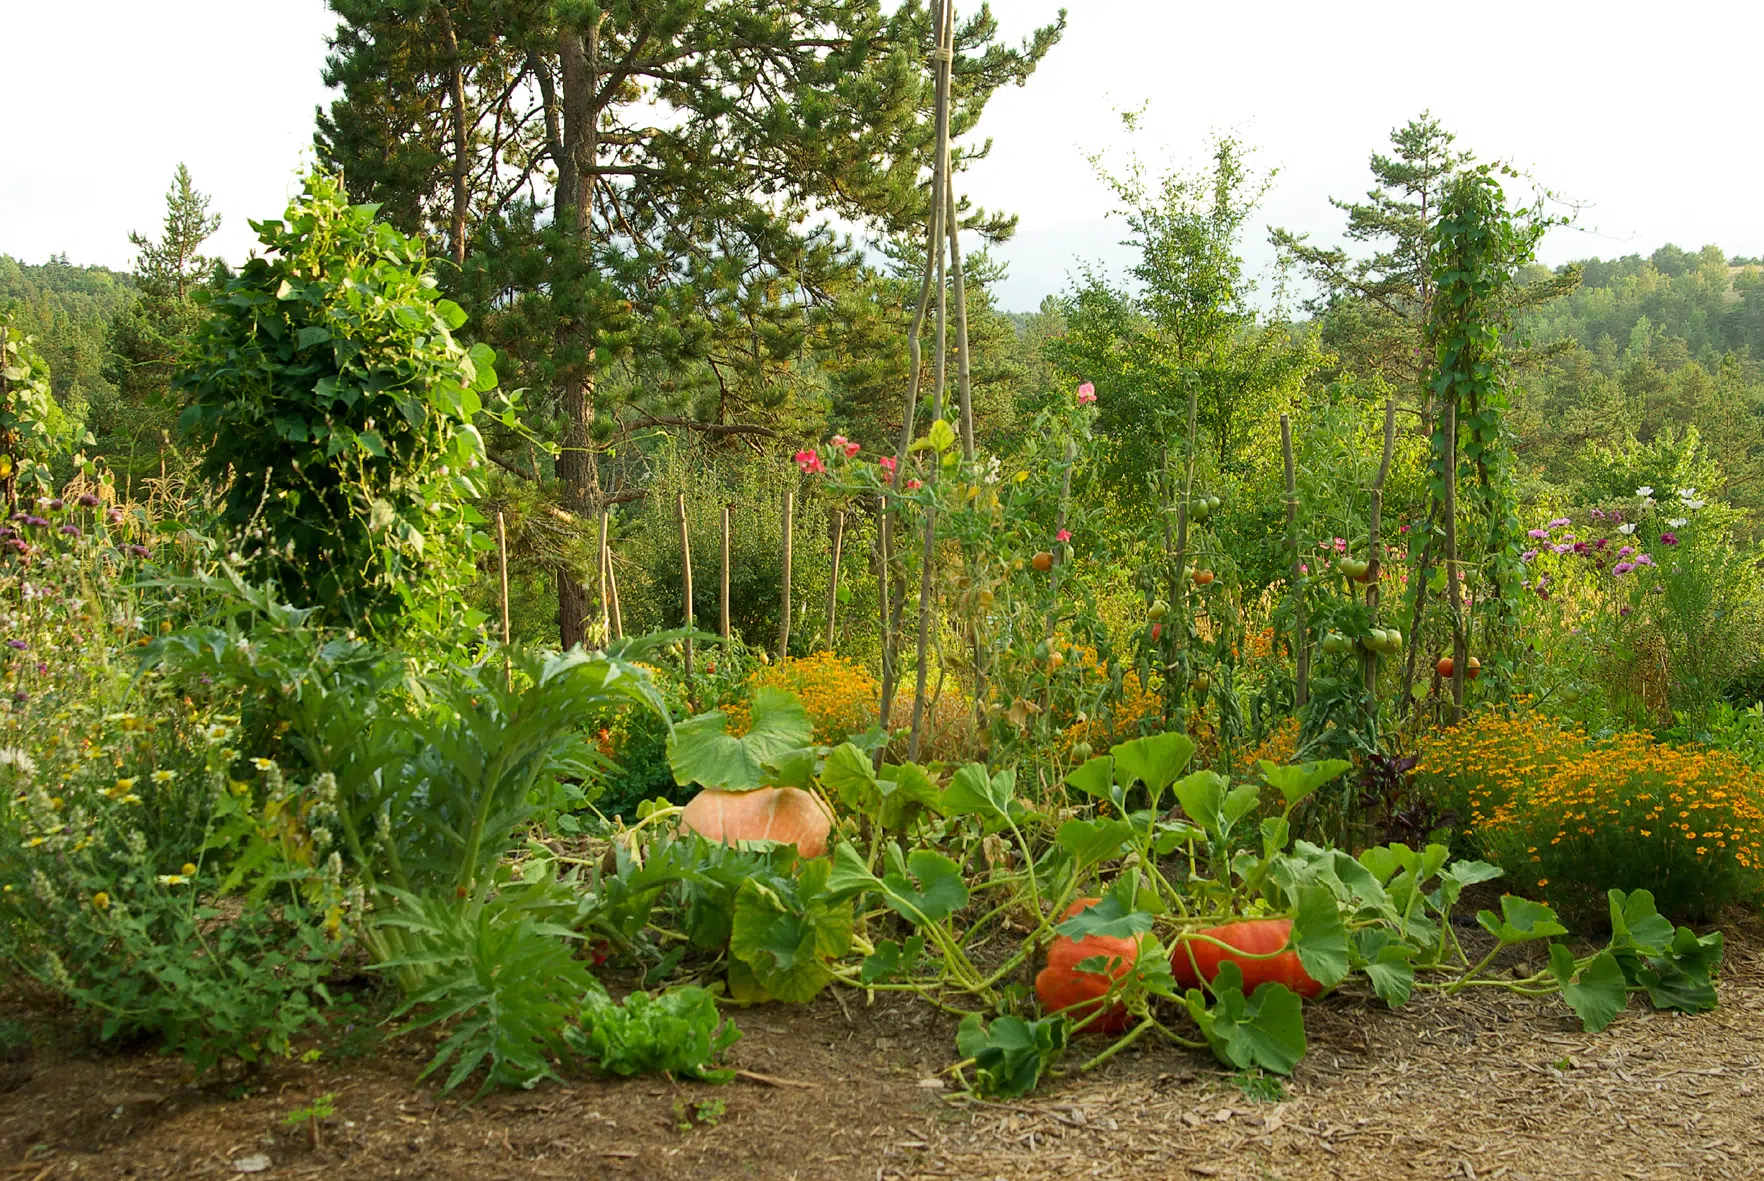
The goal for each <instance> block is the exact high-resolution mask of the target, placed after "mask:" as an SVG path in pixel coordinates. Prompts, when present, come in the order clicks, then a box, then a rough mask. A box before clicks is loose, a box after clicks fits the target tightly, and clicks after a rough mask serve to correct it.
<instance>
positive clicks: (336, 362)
mask: <svg viewBox="0 0 1764 1181" xmlns="http://www.w3.org/2000/svg"><path fill="white" fill-rule="evenodd" d="M253 224H254V228H256V230H257V232H258V237H259V241H260V242H261V244H262V246H263V248H264V253H263V254H262V255H259V256H255V257H253V258H252V259H251V260H250V261H249V262H247V263H246V265H245V267H244V268H243V270H241V271H240V273H239V274H238V275H237V276H236V277H234V278H232V279H230V280H228V282H227V283H226V285H225V286H224V287H223V288H221V289H220V290H218V291H214V292H200V293H198V294H197V296H196V299H197V300H198V302H199V303H200V304H201V305H202V306H203V307H204V308H205V309H206V310H207V312H208V318H207V320H206V321H204V323H203V324H202V326H201V328H200V329H199V330H198V331H197V333H196V336H195V340H194V342H193V344H192V349H191V354H190V357H189V361H188V364H187V366H186V367H185V368H184V369H183V370H182V371H181V372H180V373H179V375H178V379H177V387H178V389H179V391H180V392H181V393H183V394H184V396H185V397H186V398H187V399H188V403H189V404H188V407H187V408H186V409H185V411H184V413H183V417H182V419H181V422H182V424H183V426H184V428H185V429H186V430H187V431H189V432H190V433H191V434H192V436H193V437H194V438H196V439H197V440H198V441H200V442H201V443H203V444H204V446H205V451H204V455H203V466H202V471H203V473H204V475H205V476H207V477H208V478H210V479H212V480H215V481H216V482H217V483H218V482H221V481H223V480H224V481H229V485H228V490H227V493H226V500H225V504H224V506H223V508H222V512H221V520H222V522H223V524H225V525H226V526H228V527H230V528H232V529H234V530H239V531H242V530H244V529H245V528H246V527H247V526H248V525H251V526H254V527H256V526H260V527H261V528H262V529H263V530H264V534H265V536H264V540H263V541H262V542H261V543H255V542H252V541H247V540H246V539H245V538H243V537H241V538H240V542H241V548H246V547H248V548H249V550H250V553H249V557H250V559H251V562H252V568H253V572H254V575H256V576H260V577H269V578H272V579H274V580H275V581H277V582H278V583H279V584H281V585H282V587H283V590H284V593H287V594H290V595H294V594H298V595H300V596H301V597H302V599H303V600H304V602H305V603H307V604H310V605H313V606H316V607H318V608H319V609H320V610H321V611H322V612H323V613H324V614H325V615H326V616H327V617H328V618H329V619H331V620H332V621H334V622H337V623H341V624H354V625H357V626H363V627H373V628H385V627H388V626H390V625H392V624H393V623H394V622H395V621H396V620H397V619H398V618H400V617H401V616H402V615H403V614H405V613H406V612H409V611H411V610H413V609H420V610H422V611H424V612H426V613H427V614H428V616H429V617H430V618H431V620H432V622H433V623H435V624H439V622H440V620H441V619H442V618H443V616H446V617H447V618H449V620H450V621H451V619H452V616H451V607H450V606H449V605H448V603H447V597H448V596H449V595H450V594H451V593H452V592H454V591H456V590H457V587H458V585H459V583H460V582H461V581H462V580H463V578H464V577H465V575H464V572H463V565H462V564H463V563H466V562H468V561H469V550H468V548H467V547H468V545H477V546H480V547H482V546H488V545H489V542H488V541H487V540H485V539H483V538H482V535H481V534H477V535H474V531H473V527H474V526H475V525H478V524H481V523H482V520H483V518H482V517H481V516H480V515H479V514H478V513H477V511H476V509H474V508H472V507H471V505H470V503H469V501H470V500H471V499H472V498H473V497H476V496H477V495H479V494H480V492H481V488H480V486H479V483H478V476H477V474H476V472H477V469H478V468H480V467H481V466H482V463H483V454H484V451H483V441H482V439H481V438H479V436H478V432H477V429H476V428H475V427H474V426H473V425H472V423H473V419H474V418H475V417H476V416H477V415H478V413H479V411H480V410H482V409H483V395H484V394H485V393H487V392H488V391H490V390H493V389H495V388H496V370H495V367H494V356H493V355H492V353H491V351H490V349H489V348H488V347H486V346H484V345H481V344H479V345H474V346H472V347H471V348H470V349H467V348H466V347H465V346H464V345H463V344H460V343H459V342H457V341H456V340H455V339H454V336H453V333H454V331H455V330H457V329H458V328H459V327H460V326H461V325H462V324H463V323H464V322H465V313H464V312H462V311H460V309H459V307H458V305H456V304H454V303H453V302H452V301H450V300H445V299H442V298H441V297H440V295H439V294H438V292H437V291H436V289H435V282H434V279H433V278H431V277H430V276H429V275H428V273H427V264H426V261H425V259H424V257H423V251H422V246H421V244H420V243H419V242H417V241H416V240H414V239H411V238H407V237H405V236H404V235H403V234H400V233H398V232H397V231H396V230H394V229H393V228H392V227H391V226H388V225H385V224H384V223H381V222H378V221H376V220H375V210H374V207H372V206H366V205H353V206H352V205H350V204H348V202H347V200H346V199H345V197H344V194H343V190H342V185H341V183H340V181H339V180H338V179H337V178H336V177H334V176H331V175H329V174H326V173H324V172H317V171H315V172H313V173H312V174H311V175H309V176H308V177H307V178H306V181H305V184H304V187H303V189H302V192H301V195H300V196H299V197H298V198H297V199H296V200H295V201H294V203H293V204H292V205H290V206H289V209H288V212H287V214H286V216H285V218H284V219H283V220H278V221H264V222H257V223H253ZM467 622H468V623H469V622H472V621H469V620H468V621H467Z"/></svg>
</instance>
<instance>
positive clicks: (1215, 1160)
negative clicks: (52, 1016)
mask: <svg viewBox="0 0 1764 1181" xmlns="http://www.w3.org/2000/svg"><path fill="white" fill-rule="evenodd" d="M1728 938H1729V942H1728V955H1727V960H1726V965H1725V967H1724V969H1723V972H1722V975H1721V980H1720V984H1719V991H1720V997H1721V1006H1720V1008H1718V1009H1716V1010H1715V1011H1714V1012H1711V1013H1707V1014H1703V1015H1701V1016H1698V1017H1695V1018H1685V1017H1680V1016H1677V1015H1674V1014H1670V1013H1656V1012H1649V1011H1647V1009H1646V1008H1645V1007H1644V1006H1642V1005H1640V1004H1636V1005H1632V1006H1631V1007H1630V1008H1629V1009H1628V1010H1627V1011H1626V1012H1625V1013H1624V1014H1623V1015H1622V1016H1620V1017H1619V1018H1618V1020H1617V1021H1616V1022H1615V1023H1614V1024H1613V1025H1612V1026H1611V1027H1610V1028H1609V1029H1607V1030H1605V1031H1604V1032H1603V1033H1601V1034H1596V1035H1593V1034H1585V1033H1582V1032H1580V1030H1579V1028H1578V1024H1577V1023H1576V1022H1575V1021H1574V1019H1573V1017H1572V1015H1571V1014H1570V1013H1568V1012H1567V1011H1566V1010H1565V1009H1563V1008H1562V1007H1561V1006H1560V1005H1559V1004H1556V1003H1552V1002H1544V1003H1541V1004H1540V1003H1538V1002H1535V1001H1531V1000H1528V999H1526V998H1523V997H1518V996H1514V995H1512V994H1510V993H1507V992H1505V991H1504V990H1472V992H1471V993H1470V994H1468V995H1459V996H1457V997H1453V998H1450V999H1442V998H1440V997H1438V996H1432V995H1422V996H1417V998H1416V999H1415V1000H1414V1001H1413V1002H1411V1004H1410V1005H1409V1006H1408V1007H1406V1008H1404V1009H1402V1010H1399V1011H1396V1012H1385V1011H1384V1010H1383V1006H1382V1005H1379V1004H1377V1003H1376V1002H1374V1001H1372V1000H1371V999H1370V998H1369V997H1367V996H1362V995H1357V994H1355V993H1345V994H1342V995H1338V996H1334V997H1331V998H1327V999H1325V1000H1324V1001H1322V1002H1320V1003H1318V1004H1317V1005H1315V1006H1312V1007H1308V1009H1307V1022H1306V1023H1307V1028H1308V1032H1309V1037H1310V1052H1309V1053H1308V1054H1307V1055H1306V1057H1305V1058H1304V1060H1303V1061H1302V1062H1301V1063H1300V1064H1299V1066H1298V1068H1297V1070H1296V1071H1295V1072H1294V1074H1293V1077H1292V1078H1291V1079H1290V1080H1288V1081H1287V1082H1286V1083H1285V1087H1284V1097H1283V1098H1279V1099H1275V1098H1273V1096H1274V1094H1275V1092H1274V1091H1273V1089H1272V1088H1269V1089H1268V1090H1267V1091H1266V1092H1265V1093H1264V1094H1263V1095H1260V1096H1257V1095H1252V1094H1250V1093H1248V1091H1246V1088H1245V1086H1243V1085H1241V1084H1240V1076H1235V1077H1234V1076H1233V1075H1231V1074H1228V1073H1226V1072H1224V1071H1222V1070H1220V1069H1218V1068H1217V1066H1216V1065H1215V1064H1214V1063H1213V1062H1212V1061H1211V1060H1210V1059H1208V1058H1205V1057H1203V1056H1201V1055H1196V1054H1187V1053H1183V1052H1181V1051H1178V1050H1175V1049H1172V1048H1169V1047H1160V1046H1152V1047H1149V1048H1146V1049H1145V1050H1143V1052H1136V1051H1135V1050H1129V1051H1128V1052H1126V1053H1124V1054H1122V1055H1121V1056H1120V1057H1119V1058H1118V1059H1116V1060H1115V1061H1114V1062H1111V1063H1110V1064H1108V1065H1107V1066H1106V1067H1103V1068H1101V1069H1099V1070H1097V1071H1095V1072H1094V1073H1092V1074H1090V1075H1087V1076H1085V1077H1083V1078H1081V1079H1077V1080H1074V1081H1070V1082H1065V1083H1060V1082H1055V1083H1052V1084H1050V1085H1049V1086H1047V1087H1044V1088H1043V1090H1041V1091H1040V1092H1038V1093H1037V1094H1036V1095H1034V1096H1033V1097H1031V1098H1030V1099H1027V1100H1025V1101H1021V1102H1015V1103H1009V1104H984V1105H982V1104H975V1103H969V1102H967V1101H965V1100H963V1099H960V1098H957V1097H955V1096H953V1095H952V1094H951V1093H950V1091H949V1090H948V1089H946V1088H943V1087H939V1086H936V1085H933V1084H932V1083H931V1082H929V1080H932V1079H936V1078H937V1077H938V1072H939V1071H940V1070H941V1069H943V1068H944V1067H945V1066H947V1065H948V1062H949V1056H950V1047H951V1042H952V1032H953V1031H952V1028H951V1026H952V1024H953V1023H952V1022H951V1021H950V1020H949V1019H947V1018H945V1017H942V1016H940V1015H938V1014H936V1013H935V1012H933V1011H932V1010H930V1009H929V1008H928V1007H926V1006H924V1005H920V1004H915V1003H912V1002H909V1001H903V1000H890V999H886V998H885V997H882V996H879V997H878V999H877V1002H876V1003H875V1005H873V1006H866V1005H865V1004H864V1003H863V1000H862V996H861V994H853V993H851V992H847V991H843V990H842V991H840V992H838V993H829V994H823V995H822V996H821V997H819V998H817V999H816V1000H815V1001H814V1002H813V1003H812V1004H809V1005H806V1006H785V1005H770V1006H765V1007H762V1008H757V1009H752V1010H747V1011H743V1012H739V1013H738V1014H737V1021H738V1023H739V1025H740V1026H741V1029H742V1032H743V1034H744V1036H743V1038H742V1040H741V1041H740V1043H739V1044H738V1045H737V1046H736V1048H735V1050H734V1051H733V1062H734V1064H735V1065H736V1066H738V1067H740V1068H741V1069H742V1070H743V1071H744V1074H743V1076H742V1077H741V1078H739V1079H738V1080H737V1081H736V1082H735V1083H733V1084H731V1085H729V1086H725V1087H715V1086H708V1085H702V1084H679V1085H675V1084H670V1083H667V1082H665V1081H660V1080H655V1079H638V1080H635V1081H609V1080H602V1079H592V1078H590V1079H581V1080H576V1081H573V1082H571V1083H570V1084H569V1085H567V1086H555V1085H542V1086H540V1087H538V1088H536V1089H535V1090H533V1091H530V1092H505V1093H501V1094H495V1095H491V1096H488V1097H486V1098H485V1099H483V1100H481V1101H479V1102H477V1103H468V1102H464V1101H462V1100H461V1099H458V1098H448V1099H446V1100H442V1101H437V1100H436V1098H435V1093H434V1089H433V1088H432V1087H431V1086H429V1085H428V1084H426V1083H420V1082H418V1081H417V1079H416V1076H417V1073H418V1072H419V1071H420V1069H421V1067H422V1063H423V1061H424V1059H425V1057H426V1050H425V1045H424V1044H421V1043H420V1042H419V1041H418V1040H416V1039H410V1040H406V1041H393V1042H390V1043H379V1044H373V1043H369V1042H362V1043H360V1044H359V1045H357V1046H356V1048H355V1049H353V1050H351V1049H350V1047H351V1045H352V1041H351V1039H348V1038H346V1039H345V1040H344V1042H343V1044H342V1045H341V1046H340V1047H338V1048H337V1049H335V1050H333V1051H332V1052H331V1053H330V1054H329V1055H328V1056H327V1058H326V1059H325V1060H323V1061H319V1062H316V1063H310V1064H303V1063H298V1062H279V1063H276V1064H274V1065H272V1066H271V1067H269V1068H266V1070H265V1071H264V1072H263V1073H262V1074H261V1075H260V1076H259V1078H258V1079H257V1080H256V1082H255V1083H254V1087H255V1088H256V1089H255V1090H254V1092H253V1093H252V1094H251V1095H249V1096H248V1097H246V1098H243V1099H228V1098H225V1097H224V1096H223V1095H222V1094H220V1093H219V1092H218V1091H217V1090H215V1089H212V1088H211V1089H203V1088H198V1087H196V1086H194V1085H191V1084H189V1083H188V1082H186V1081H184V1079H183V1070H182V1068H181V1066H180V1064H179V1063H177V1062H175V1061H172V1060H168V1059H165V1058H162V1057H158V1056H154V1055H149V1054H146V1053H125V1054H113V1055H106V1054H103V1053H101V1052H90V1051H81V1050H78V1049H76V1048H63V1049H59V1050H58V1049H46V1048H32V1049H27V1050H23V1051H15V1052H14V1053H13V1054H12V1055H11V1056H10V1060H8V1061H5V1062H3V1063H0V1171H3V1172H4V1175H6V1176H8V1177H13V1176H16V1177H23V1178H29V1179H30V1181H62V1179H64V1178H74V1177H80V1178H113V1177H114V1178H122V1177H129V1178H141V1179H147V1178H183V1177H195V1176H206V1175H212V1176H223V1177H224V1176H235V1175H240V1174H239V1168H238V1166H239V1165H240V1164H245V1165H259V1164H263V1162H264V1160H267V1162H268V1163H267V1166H266V1167H264V1168H263V1169H262V1171H261V1172H259V1173H257V1174H256V1175H259V1176H265V1177H303V1176H313V1177H320V1176H331V1177H349V1178H359V1179H361V1181H380V1179H382V1178H397V1177H405V1178H417V1177H422V1178H461V1179H467V1178H469V1179H470V1181H494V1179H496V1178H508V1179H510V1181H514V1179H521V1181H524V1179H527V1178H583V1177H607V1178H618V1177H630V1178H643V1179H645V1181H648V1179H650V1178H656V1179H664V1178H665V1179H672V1178H682V1179H684V1178H694V1179H697V1178H709V1177H743V1178H772V1177H776V1178H800V1179H803V1181H807V1179H810V1178H848V1177H864V1178H887V1177H900V1178H914V1177H976V1178H981V1177H984V1178H991V1177H1000V1176H1003V1177H1010V1178H1012V1179H1013V1181H1014V1179H1018V1178H1040V1177H1048V1178H1053V1177H1062V1178H1063V1177H1074V1176H1099V1177H1117V1176H1120V1177H1125V1176H1137V1177H1150V1176H1159V1177H1166V1176H1167V1177H1178V1178H1180V1177H1185V1176H1186V1177H1217V1178H1226V1179H1234V1178H1258V1179H1259V1178H1281V1179H1286V1181H1300V1179H1310V1178H1334V1177H1359V1176H1376V1175H1390V1176H1402V1177H1463V1178H1470V1177H1474V1178H1479V1179H1486V1178H1506V1179H1508V1181H1518V1179H1519V1178H1525V1177H1531V1178H1540V1179H1541V1178H1550V1179H1552V1181H1553V1179H1557V1178H1581V1177H1583V1178H1601V1179H1603V1178H1617V1177H1626V1178H1630V1177H1633V1178H1653V1177H1674V1178H1688V1177H1696V1178H1748V1177H1755V1176H1757V1175H1759V1173H1760V1172H1761V1171H1764V926H1760V924H1759V923H1758V922H1757V921H1756V920H1746V921H1742V922H1740V923H1738V924H1737V925H1730V926H1729V927H1728ZM1490 993H1493V994H1494V995H1489V994H1490ZM10 1015H11V1016H13V1017H15V1018H21V1017H24V1014H22V1013H21V1012H19V1011H16V1010H15V1011H14V1012H13V1013H12V1014H10ZM27 1019H28V1018H27ZM35 1040H37V1041H41V1040H42V1039H41V1038H37V1039H35ZM351 1054H353V1056H351ZM1266 1085H1267V1084H1265V1083H1262V1082H1259V1081H1252V1082H1251V1083H1250V1087H1249V1089H1250V1090H1258V1089H1261V1088H1262V1087H1263V1086H1266ZM325 1094H332V1095H335V1115H333V1116H332V1117H331V1118H329V1119H328V1120H326V1121H325V1122H324V1124H323V1126H322V1130H321V1137H320V1145H319V1147H318V1148H317V1149H314V1148H313V1146H312V1144H311V1142H310V1139H309V1134H308V1132H307V1131H306V1130H305V1128H304V1126H301V1127H290V1126H288V1125H286V1124H285V1123H284V1117H285V1116H286V1115H287V1114H288V1113H289V1112H291V1111H295V1110H297V1109H300V1108H303V1107H306V1106H307V1105H309V1104H311V1103H312V1102H313V1101H314V1100H315V1099H317V1098H318V1097H319V1096H321V1095H325ZM253 1157H261V1158H263V1160H253V1159H251V1158H253Z"/></svg>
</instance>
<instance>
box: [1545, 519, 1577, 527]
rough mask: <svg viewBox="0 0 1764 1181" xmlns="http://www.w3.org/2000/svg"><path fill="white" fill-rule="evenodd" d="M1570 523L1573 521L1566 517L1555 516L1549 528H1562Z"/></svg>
mask: <svg viewBox="0 0 1764 1181" xmlns="http://www.w3.org/2000/svg"><path fill="white" fill-rule="evenodd" d="M1572 524H1574V522H1573V521H1570V520H1569V519H1568V518H1567V517H1557V518H1556V519H1555V520H1553V521H1551V522H1550V528H1552V529H1562V528H1565V527H1567V526H1569V525H1572Z"/></svg>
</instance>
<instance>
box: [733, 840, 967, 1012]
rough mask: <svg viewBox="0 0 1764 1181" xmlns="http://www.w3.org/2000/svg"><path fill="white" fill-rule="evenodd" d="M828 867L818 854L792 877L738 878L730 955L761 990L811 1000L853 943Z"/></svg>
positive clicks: (785, 997) (780, 997)
mask: <svg viewBox="0 0 1764 1181" xmlns="http://www.w3.org/2000/svg"><path fill="white" fill-rule="evenodd" d="M832 870H833V866H832V863H831V862H829V861H827V860H826V859H824V858H817V859H815V860H813V861H809V862H807V863H805V864H804V865H803V866H802V872H801V874H800V875H799V876H798V877H797V878H796V880H795V881H790V880H788V879H782V880H780V879H777V878H773V879H772V880H769V881H763V882H762V881H761V880H760V879H758V878H748V879H747V880H746V881H744V882H742V883H741V888H740V890H739V892H738V893H737V894H736V895H735V908H734V923H733V927H732V929H731V932H730V939H729V954H730V956H731V957H733V959H734V960H735V961H736V962H737V963H738V964H740V965H742V966H743V967H744V968H745V969H746V972H747V973H748V974H749V975H750V976H751V979H752V982H753V984H754V985H756V986H757V987H758V989H759V990H760V992H761V993H762V994H763V995H765V996H770V997H775V998H777V999H778V1000H781V1001H793V1002H797V1003H801V1002H803V1001H807V1000H810V999H812V998H813V997H814V995H815V994H816V993H818V992H820V991H821V989H822V988H825V987H826V986H827V984H828V983H829V982H830V981H831V980H832V978H833V972H832V969H831V967H830V966H829V961H830V960H833V959H835V958H837V957H839V956H841V955H844V954H845V952H846V950H847V949H848V948H849V947H850V946H851V933H852V925H853V924H852V916H851V905H850V903H847V902H841V901H838V900H836V899H835V898H833V897H832V896H831V895H830V894H829V892H828V890H827V880H828V876H829V875H830V874H831V872H832ZM957 881H958V883H959V881H960V879H959V878H958V879H957ZM734 978H735V977H734V975H733V973H732V974H731V979H732V980H733V979H734Z"/></svg>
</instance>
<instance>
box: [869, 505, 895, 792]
mask: <svg viewBox="0 0 1764 1181" xmlns="http://www.w3.org/2000/svg"><path fill="white" fill-rule="evenodd" d="M890 548H891V544H890V537H889V515H888V494H887V493H886V492H878V493H876V597H877V599H878V601H879V603H880V607H881V616H882V619H881V629H882V637H881V638H882V687H881V693H882V698H881V700H880V701H879V702H877V707H876V712H877V726H878V727H879V728H880V729H881V731H882V735H883V741H882V742H881V743H880V744H878V745H877V747H876V751H875V753H874V754H872V755H871V756H870V764H871V766H872V767H874V768H875V769H876V770H881V768H882V754H883V751H884V750H886V749H887V746H888V742H887V736H888V715H889V713H890V712H891V711H890V708H889V707H890V706H891V705H892V704H893V703H892V701H891V700H890V699H891V698H892V697H893V695H894V658H893V655H892V654H893V653H894V652H895V651H896V650H897V640H896V636H895V632H894V626H893V618H892V616H893V598H894V595H893V591H892V590H890V588H889V577H888V564H889V562H891V561H893V560H894V557H893V555H892V554H891V553H890V552H889V550H890Z"/></svg>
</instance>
